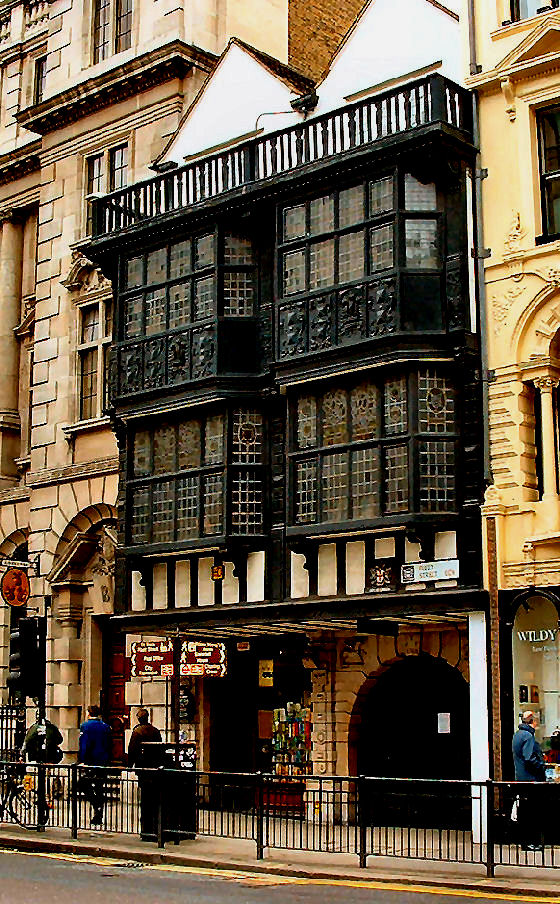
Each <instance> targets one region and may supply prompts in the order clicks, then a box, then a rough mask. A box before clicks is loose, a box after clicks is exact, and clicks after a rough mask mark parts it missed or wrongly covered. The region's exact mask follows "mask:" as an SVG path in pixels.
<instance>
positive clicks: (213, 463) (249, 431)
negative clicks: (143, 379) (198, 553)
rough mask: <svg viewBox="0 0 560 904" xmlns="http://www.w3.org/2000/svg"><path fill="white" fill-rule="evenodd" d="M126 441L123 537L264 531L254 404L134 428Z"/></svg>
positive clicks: (150, 540)
mask: <svg viewBox="0 0 560 904" xmlns="http://www.w3.org/2000/svg"><path fill="white" fill-rule="evenodd" d="M131 447H132V448H131V460H130V463H129V473H130V478H129V481H128V485H127V498H128V519H127V521H128V525H129V536H128V542H129V544H131V545H140V544H142V545H144V544H160V543H161V544H169V543H181V542H183V541H192V540H196V539H199V538H203V537H216V536H218V535H223V534H226V533H228V534H230V535H242V536H254V535H257V534H262V533H263V529H264V514H263V510H264V496H263V449H264V437H263V418H262V414H261V413H260V412H259V411H256V410H254V409H250V408H234V409H228V410H222V411H218V412H213V413H212V414H208V415H204V416H200V417H191V418H188V419H183V420H181V421H175V422H168V423H164V424H161V425H160V426H159V427H157V428H156V429H152V428H150V429H140V430H137V431H136V432H135V433H134V435H133V437H132V443H131Z"/></svg>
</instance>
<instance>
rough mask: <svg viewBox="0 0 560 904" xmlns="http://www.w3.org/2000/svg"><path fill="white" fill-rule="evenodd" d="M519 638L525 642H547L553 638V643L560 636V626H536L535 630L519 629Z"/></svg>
mask: <svg viewBox="0 0 560 904" xmlns="http://www.w3.org/2000/svg"><path fill="white" fill-rule="evenodd" d="M517 636H518V638H519V640H521V641H524V642H525V643H546V641H549V640H551V641H552V643H554V641H555V640H556V637H557V636H558V628H535V629H534V630H533V629H531V630H528V631H518V632H517Z"/></svg>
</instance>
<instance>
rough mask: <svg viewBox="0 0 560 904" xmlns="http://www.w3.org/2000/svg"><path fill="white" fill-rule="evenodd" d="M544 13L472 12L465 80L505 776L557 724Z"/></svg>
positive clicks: (547, 12)
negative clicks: (520, 753)
mask: <svg viewBox="0 0 560 904" xmlns="http://www.w3.org/2000/svg"><path fill="white" fill-rule="evenodd" d="M549 6H550V5H549V4H543V3H537V2H526V0H520V2H516V0H512V2H510V0H495V2H491V3H487V2H478V0H475V2H474V3H470V4H469V13H470V17H471V29H472V31H473V34H474V42H473V43H472V44H471V47H470V72H471V75H470V78H469V79H468V84H469V85H471V86H472V87H474V88H476V90H477V93H478V103H479V110H480V145H481V161H480V164H481V172H480V176H481V179H480V182H481V200H482V210H483V229H484V236H483V239H482V238H481V246H482V247H481V249H480V252H479V255H480V260H481V268H482V270H483V277H482V278H483V282H484V285H485V295H486V306H485V310H486V315H485V322H486V325H487V326H486V329H487V348H488V359H487V365H488V373H489V383H488V399H489V411H488V415H489V456H490V462H489V464H490V467H491V471H490V473H489V482H490V486H489V487H488V489H487V491H486V501H485V505H484V507H483V514H484V519H483V522H484V528H485V548H486V550H487V563H486V569H487V574H486V580H487V586H488V588H489V590H490V597H491V613H492V615H491V622H492V644H491V659H492V686H493V703H494V718H493V724H494V767H495V774H496V776H497V777H500V775H504V776H508V775H510V774H511V770H512V763H511V755H510V752H509V748H510V738H511V733H512V731H513V730H514V728H515V727H516V723H517V720H518V718H519V715H520V713H522V712H523V710H525V709H534V710H536V711H537V712H538V713H539V715H540V723H541V724H540V728H539V730H538V734H539V737H540V739H541V741H542V742H543V743H544V746H545V749H546V754H547V756H548V757H549V759H551V760H553V759H554V757H555V756H556V754H555V753H554V751H553V750H552V751H551V750H550V737H551V735H552V733H553V732H554V731H555V730H556V729H558V728H559V727H560V672H559V669H560V655H559V653H560V650H559V647H558V619H559V616H560V498H559V495H558V488H559V484H558V461H559V458H558V456H559V448H560V444H559V442H558V437H559V433H558V426H559V421H558V417H559V414H558V412H559V407H558V384H559V379H560V369H559V368H560V358H559V351H558V349H559V345H558V339H559V336H560V333H559V332H558V330H559V327H560V294H559V293H560V279H559V274H560V241H559V239H560V221H559V220H558V211H557V204H558V202H557V196H558V192H557V188H556V186H557V184H558V183H557V182H556V179H557V178H558V172H559V170H560V161H559V158H558V127H559V124H560V113H559V110H560V106H559V105H560V13H559V12H558V10H557V9H552V8H549ZM552 6H556V4H552Z"/></svg>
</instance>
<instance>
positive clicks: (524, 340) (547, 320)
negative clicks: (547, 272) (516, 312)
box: [512, 274, 560, 362]
mask: <svg viewBox="0 0 560 904" xmlns="http://www.w3.org/2000/svg"><path fill="white" fill-rule="evenodd" d="M559 330H560V274H559V278H557V279H556V280H555V281H554V282H551V283H548V284H547V285H546V286H544V287H543V288H542V289H541V291H540V292H538V293H537V295H535V297H534V298H533V300H532V301H531V302H529V304H528V305H527V307H526V308H525V309H524V311H523V314H522V316H521V317H520V318H519V320H518V322H517V324H516V326H515V329H514V331H513V337H512V347H513V348H514V349H515V352H514V355H515V356H514V358H513V360H514V361H518V362H529V361H530V360H531V359H533V360H535V359H538V360H541V359H545V358H548V357H549V356H550V349H551V346H552V343H553V341H554V339H555V336H556V334H557V333H558V331H559Z"/></svg>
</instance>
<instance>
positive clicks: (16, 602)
mask: <svg viewBox="0 0 560 904" xmlns="http://www.w3.org/2000/svg"><path fill="white" fill-rule="evenodd" d="M30 593H31V589H30V587H29V578H28V577H27V572H26V571H24V570H23V568H8V570H7V571H5V572H4V574H3V575H2V580H0V596H2V599H3V600H4V602H5V603H8V605H9V606H25V604H26V602H27V600H28V599H29V596H30Z"/></svg>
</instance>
